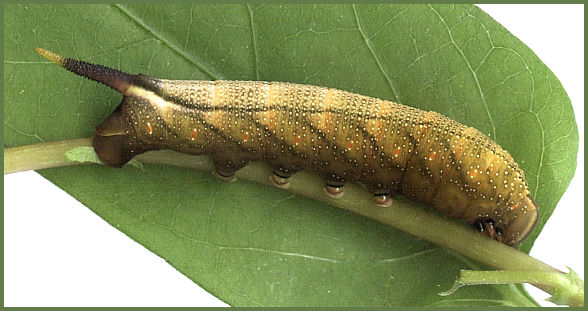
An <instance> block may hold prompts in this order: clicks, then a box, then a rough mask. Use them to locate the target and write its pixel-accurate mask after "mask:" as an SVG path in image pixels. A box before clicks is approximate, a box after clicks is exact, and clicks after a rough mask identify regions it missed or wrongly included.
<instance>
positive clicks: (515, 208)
mask: <svg viewBox="0 0 588 311" xmlns="http://www.w3.org/2000/svg"><path fill="white" fill-rule="evenodd" d="M38 51H39V53H40V54H41V55H43V56H45V57H47V58H48V59H50V60H52V61H54V62H56V63H57V64H59V65H61V66H63V67H65V68H66V69H68V70H70V71H72V72H74V73H77V74H80V75H82V76H85V77H88V78H91V79H94V80H96V81H99V82H102V83H105V84H107V85H109V86H112V87H113V88H115V89H117V90H118V91H119V92H121V93H122V94H123V95H124V98H123V101H122V103H121V104H120V106H119V107H117V109H116V110H115V111H114V112H113V113H112V114H111V115H110V116H109V117H108V118H107V119H106V120H105V121H104V122H103V123H102V124H100V125H99V126H98V128H97V129H96V132H95V135H94V148H95V150H96V153H97V154H98V156H99V157H100V159H101V160H102V161H103V162H104V163H105V164H107V165H110V166H115V167H120V166H122V165H123V164H124V163H126V162H127V161H129V160H130V159H131V158H132V157H134V156H135V155H137V154H140V153H142V152H145V151H148V150H156V149H172V150H176V151H179V152H184V153H188V154H209V155H210V156H211V157H212V159H213V161H214V164H215V173H216V175H217V176H219V177H221V178H224V179H227V180H230V179H231V177H232V176H234V173H235V172H236V171H237V170H239V169H240V168H242V167H244V166H245V165H247V164H248V163H249V162H251V161H258V160H263V161H265V162H267V163H268V164H269V165H270V166H271V167H272V168H273V169H274V174H273V175H272V177H271V179H272V181H273V182H274V184H275V185H277V186H281V187H282V188H285V187H287V185H288V181H289V178H290V176H292V175H293V174H295V173H296V172H299V171H301V170H303V169H310V170H313V171H315V172H317V173H318V174H319V175H321V176H322V177H323V178H324V179H325V181H326V186H325V188H324V190H325V193H327V194H328V195H329V196H331V197H334V198H337V197H341V196H342V195H343V193H344V192H343V188H344V187H343V185H344V183H345V182H349V181H356V182H361V183H363V184H364V185H365V186H366V187H367V189H368V190H369V191H370V192H371V193H373V194H374V196H375V197H374V201H375V202H376V204H377V205H378V206H389V205H390V203H391V200H390V195H392V194H396V193H400V194H403V195H404V196H406V197H408V198H409V199H411V200H415V201H418V202H422V203H426V204H429V205H432V206H434V207H435V208H436V209H437V210H438V211H440V212H442V213H444V214H446V215H449V216H452V217H460V218H463V219H465V220H466V221H467V222H469V223H470V224H472V225H473V226H474V227H475V228H476V229H477V230H478V231H480V232H482V233H483V234H486V235H488V236H490V237H492V238H495V239H497V240H499V241H502V242H504V243H507V244H510V245H516V244H518V243H520V242H521V241H522V240H523V239H524V238H525V237H526V236H527V235H528V234H529V233H530V232H531V231H532V229H533V227H534V225H535V224H536V222H537V219H538V207H537V205H536V204H535V202H534V201H533V199H532V198H531V197H530V195H529V190H528V188H527V183H526V181H525V178H524V174H523V172H522V170H521V169H520V168H519V166H518V165H517V164H516V163H515V162H514V160H513V159H512V157H511V156H510V155H509V154H508V152H506V151H505V150H504V149H502V148H501V147H500V146H498V145H497V144H496V143H495V142H493V141H492V140H491V139H490V138H488V137H487V136H485V135H483V134H482V133H480V132H479V131H477V130H475V129H473V128H471V127H467V126H465V125H462V124H460V123H458V122H456V121H453V120H451V119H449V118H447V117H444V116H442V115H440V114H438V113H436V112H431V111H429V112H427V111H423V110H420V109H416V108H412V107H408V106H404V105H400V104H396V103H393V102H390V101H385V100H381V99H377V98H372V97H368V96H363V95H359V94H354V93H350V92H346V91H341V90H337V89H332V88H325V87H319V86H311V85H302V84H293V83H283V82H263V81H222V80H219V81H182V80H165V79H156V78H152V77H148V76H145V75H129V74H126V73H121V72H120V71H117V70H114V69H110V68H107V67H103V66H98V65H92V64H89V63H85V62H82V61H77V60H71V59H68V58H63V57H61V56H58V55H57V54H54V53H51V52H48V51H45V50H42V49H38ZM92 66H96V69H95V70H94V69H93V68H94V67H92ZM78 67H79V68H82V69H79V68H78ZM95 72H98V74H95ZM88 73H91V74H88Z"/></svg>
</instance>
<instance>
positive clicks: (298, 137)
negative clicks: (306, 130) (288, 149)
mask: <svg viewBox="0 0 588 311" xmlns="http://www.w3.org/2000/svg"><path fill="white" fill-rule="evenodd" d="M301 140H302V139H301V138H300V136H297V137H296V140H295V141H296V144H297V145H298V144H299V143H300V141H301Z"/></svg>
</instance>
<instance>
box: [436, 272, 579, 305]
mask: <svg viewBox="0 0 588 311" xmlns="http://www.w3.org/2000/svg"><path fill="white" fill-rule="evenodd" d="M516 283H529V284H542V285H543V286H548V287H550V288H553V289H554V291H553V292H552V295H553V296H552V297H551V298H550V299H549V300H550V301H552V302H554V303H557V304H569V305H573V306H583V305H584V282H583V281H582V280H581V279H580V277H579V276H578V274H576V273H575V272H574V271H570V272H569V273H568V274H563V273H559V272H541V271H512V270H508V271H507V270H497V271H472V270H461V272H460V274H459V278H458V279H457V280H456V281H455V284H454V285H453V287H452V288H451V289H449V290H448V291H446V292H443V293H440V294H439V295H441V296H448V295H451V294H453V293H454V292H455V291H456V290H457V289H459V288H460V287H462V286H465V285H481V284H516Z"/></svg>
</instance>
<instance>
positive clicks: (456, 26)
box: [4, 5, 578, 306]
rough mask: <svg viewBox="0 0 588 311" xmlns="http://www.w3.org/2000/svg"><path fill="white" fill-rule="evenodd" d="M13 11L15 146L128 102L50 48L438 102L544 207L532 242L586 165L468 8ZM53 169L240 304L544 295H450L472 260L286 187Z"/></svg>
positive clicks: (493, 31) (501, 40)
mask: <svg viewBox="0 0 588 311" xmlns="http://www.w3.org/2000/svg"><path fill="white" fill-rule="evenodd" d="M4 17H5V25H4V26H5V41H4V43H5V44H4V46H5V50H4V53H5V59H6V61H5V63H4V65H5V74H4V79H5V80H4V81H5V84H4V85H5V90H4V92H5V110H4V112H5V122H4V135H5V146H17V145H23V144H30V143H35V142H38V141H53V140H61V139H70V138H78V137H89V136H91V135H92V134H93V131H94V128H95V127H96V125H97V124H98V123H100V122H101V121H102V120H103V119H104V118H105V117H106V116H107V115H108V114H109V113H110V112H111V111H112V110H113V109H114V108H115V107H116V106H117V105H118V103H119V102H120V98H121V96H120V95H119V94H117V93H116V92H114V91H112V90H111V89H109V88H107V87H104V86H101V85H98V84H96V83H93V82H89V81H87V80H83V79H81V78H79V77H78V76H75V75H73V74H71V73H69V72H67V71H65V70H63V69H61V68H59V67H58V66H55V65H53V64H50V63H48V62H45V61H44V60H43V59H41V58H40V57H39V56H38V55H37V54H36V53H35V51H34V48H35V47H37V46H39V47H43V48H47V49H49V50H52V51H55V52H58V53H60V54H62V55H65V56H69V57H73V58H78V59H83V60H86V61H90V62H94V63H99V64H103V65H107V66H111V67H115V68H118V69H120V70H123V71H127V72H130V73H139V72H140V73H144V74H148V75H151V76H155V77H161V78H170V79H235V80H268V81H287V82H297V83H307V84H314V85H321V86H328V87H335V88H339V89H344V90H348V91H352V92H356V93H360V94H364V95H370V96H374V97H379V98H384V99H390V100H395V101H397V102H400V103H402V104H405V105H410V106H414V107H417V108H420V109H425V110H435V111H438V112H440V113H442V114H444V115H447V116H449V117H451V118H454V119H455V120H457V121H459V122H462V123H464V124H467V125H469V126H473V127H475V128H477V129H479V130H480V131H482V132H483V133H486V134H489V135H490V136H491V137H493V138H494V139H495V140H496V141H497V142H498V143H499V144H500V145H501V146H503V147H504V148H505V149H507V150H509V151H510V152H511V154H512V155H513V157H514V158H515V160H517V162H518V163H519V164H520V165H521V167H522V168H523V169H524V171H525V173H526V176H527V179H528V181H529V185H530V188H531V190H532V194H533V196H534V197H535V199H536V201H537V203H538V204H539V206H540V207H541V220H540V223H539V225H538V227H537V228H536V230H535V231H534V233H533V234H532V235H531V237H530V238H529V239H528V240H527V242H525V244H524V245H523V246H522V249H523V250H525V251H528V250H529V249H530V247H531V245H532V243H533V241H534V239H535V238H536V237H537V235H538V234H539V232H540V231H541V228H542V227H543V225H544V224H545V222H546V221H547V219H548V218H549V216H550V215H551V213H552V211H553V209H554V208H555V204H556V203H557V201H558V200H559V198H560V197H561V195H562V193H563V191H564V190H565V188H566V187H567V185H568V184H569V181H570V179H571V177H572V175H573V172H574V169H575V165H576V160H575V158H576V153H577V146H578V132H577V127H576V124H575V121H574V115H573V111H572V108H571V105H570V102H569V99H568V97H567V95H566V94H565V91H564V90H563V88H562V86H561V84H560V83H559V81H558V80H557V79H556V78H555V77H554V76H553V74H552V73H551V72H550V71H549V69H547V68H546V67H545V65H543V64H542V63H541V61H540V60H539V59H538V58H537V57H536V56H535V55H534V54H533V53H532V52H531V51H530V50H529V49H528V48H527V47H526V46H524V45H523V44H522V43H521V42H520V41H519V40H518V39H516V38H515V37H513V36H512V35H511V34H510V33H508V32H507V31H506V30H505V29H504V28H503V27H501V26H500V25H499V24H497V23H496V22H495V21H494V20H492V19H491V18H490V17H488V16H487V15H486V14H484V13H483V12H481V11H480V10H479V9H477V8H476V7H474V6H471V5H460V6H444V5H439V6H428V5H378V6H376V5H369V6H368V5H365V6H364V5H359V6H355V7H354V6H351V5H318V6H315V5H309V6H299V5H261V6H244V5H216V6H214V5H193V6H184V5H166V6H157V5H112V6H106V5H93V6H89V5H7V6H5V16H4ZM97 29H99V31H97ZM30 72H37V73H38V74H30ZM57 120H58V121H57ZM523 128H524V129H525V130H524V131H523V130H521V129H523ZM42 174H43V175H44V176H45V177H47V178H48V179H50V180H51V181H53V182H54V183H55V184H57V185H58V186H59V187H61V188H63V189H64V190H65V191H67V192H68V193H70V194H71V195H72V196H74V197H75V198H76V199H78V200H79V201H80V202H82V203H84V204H85V205H86V206H88V207H89V208H90V209H92V210H93V211H94V212H95V213H96V214H98V215H100V216H101V217H102V218H104V219H105V220H106V221H108V222H109V223H111V224H113V225H116V227H117V228H118V229H119V230H121V231H123V232H124V233H126V234H127V235H129V236H130V237H131V238H133V239H134V240H136V241H137V242H139V243H141V244H142V245H144V246H145V247H147V248H148V249H150V250H151V251H153V252H155V253H156V254H158V255H159V256H161V257H163V258H165V259H166V260H167V261H168V262H169V263H170V264H171V265H173V266H174V267H175V268H176V269H178V270H179V271H180V272H182V273H183V274H185V275H187V276H188V277H189V278H191V279H192V280H194V281H195V282H196V283H198V284H199V285H201V286H202V287H203V288H205V289H207V290H208V291H210V292H212V293H213V294H214V295H216V296H217V297H219V298H220V299H222V300H224V301H226V302H228V303H230V304H231V305H238V306H247V305H280V306H289V305H366V306H368V305H369V306H382V305H404V306H409V305H413V306H422V305H533V304H534V302H532V301H530V300H529V299H528V298H526V296H525V293H524V292H523V291H522V290H520V289H519V288H514V287H510V286H476V287H467V288H463V289H460V290H459V291H457V292H456V293H455V294H453V295H452V296H449V297H441V296H439V295H438V293H439V292H441V291H443V290H446V289H448V288H450V287H451V285H452V284H453V281H454V279H455V277H456V276H457V275H458V273H459V271H460V269H475V268H477V266H476V265H475V264H473V263H471V262H469V261H467V260H465V259H463V258H461V257H459V256H456V255H455V254H453V253H450V252H449V251H446V250H443V249H439V248H437V247H435V246H433V245H430V244H428V243H426V242H424V241H422V240H419V239H418V238H415V237H412V236H409V235H407V234H404V233H402V232H399V231H397V230H395V229H393V228H389V227H386V226H383V225H380V224H377V223H374V222H373V221H370V220H366V219H363V218H361V217H358V216H356V215H352V214H349V213H347V212H344V211H342V210H338V209H336V208H333V207H329V206H325V205H322V204H319V203H317V202H314V201H311V200H309V199H305V198H300V197H295V196H292V195H291V194H289V193H286V192H283V191H281V190H278V189H273V188H268V187H266V186H261V185H256V184H251V183H247V182H245V181H238V182H235V183H229V184H225V183H221V182H218V181H216V180H214V179H213V178H212V177H211V176H210V173H208V172H194V171H186V170H182V169H178V168H171V167H161V166H154V165H146V166H145V171H144V172H141V171H140V170H137V169H136V168H129V167H125V168H123V169H121V170H115V169H111V168H107V167H103V166H98V165H96V166H85V167H67V168H60V169H51V170H45V171H43V172H42ZM105 181H107V182H105Z"/></svg>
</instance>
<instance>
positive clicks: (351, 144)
mask: <svg viewBox="0 0 588 311" xmlns="http://www.w3.org/2000/svg"><path fill="white" fill-rule="evenodd" d="M351 148H353V142H352V141H350V142H349V145H347V149H351Z"/></svg>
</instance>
